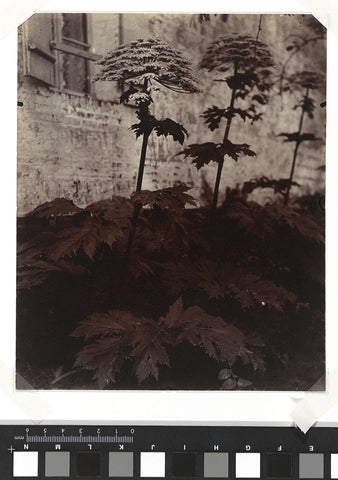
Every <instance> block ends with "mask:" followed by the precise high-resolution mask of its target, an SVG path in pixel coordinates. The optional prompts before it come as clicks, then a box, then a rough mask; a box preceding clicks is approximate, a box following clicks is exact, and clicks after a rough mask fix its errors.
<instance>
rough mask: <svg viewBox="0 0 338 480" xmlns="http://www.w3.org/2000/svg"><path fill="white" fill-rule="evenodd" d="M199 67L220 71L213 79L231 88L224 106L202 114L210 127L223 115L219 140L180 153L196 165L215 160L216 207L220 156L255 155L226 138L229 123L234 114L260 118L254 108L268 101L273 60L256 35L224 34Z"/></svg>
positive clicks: (247, 148)
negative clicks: (223, 125)
mask: <svg viewBox="0 0 338 480" xmlns="http://www.w3.org/2000/svg"><path fill="white" fill-rule="evenodd" d="M200 67H201V68H202V69H205V70H208V71H209V72H217V73H219V74H221V78H218V79H217V80H218V81H222V82H225V83H226V84H227V86H228V88H229V89H230V90H231V98H230V104H229V106H228V107H226V108H219V107H218V106H215V105H214V106H213V107H210V108H208V109H207V110H206V111H205V112H204V113H203V114H202V117H203V118H205V121H206V123H207V124H208V128H209V129H210V130H211V131H214V130H215V129H217V128H219V126H220V123H221V121H222V120H223V119H224V120H225V121H226V126H225V131H224V135H223V140H222V142H221V143H213V142H207V143H202V144H193V145H189V147H188V148H186V149H185V150H184V151H183V152H181V153H183V154H184V155H185V157H188V156H189V157H192V158H193V163H195V165H196V168H197V169H200V168H201V167H202V166H204V165H206V164H208V163H209V162H211V161H214V162H216V163H218V170H217V176H216V182H215V188H214V196H213V203H212V207H213V209H216V207H217V200H218V192H219V185H220V181H221V174H222V168H223V164H224V157H225V156H229V157H231V158H233V159H234V160H235V161H236V162H237V160H238V158H239V156H240V155H242V154H243V155H246V156H250V157H253V156H255V155H256V154H255V152H254V151H252V150H251V149H250V148H249V145H247V144H246V143H243V144H234V143H232V142H231V141H230V140H229V133H230V127H231V122H232V119H233V118H234V117H235V116H239V117H240V118H241V119H242V120H243V121H245V120H246V119H248V120H249V121H251V122H255V121H257V120H260V119H261V117H262V112H258V111H257V107H258V106H262V105H265V104H266V103H267V102H268V93H269V91H270V89H271V87H272V81H271V74H272V67H273V61H272V57H271V54H270V51H269V49H268V47H267V46H266V45H265V43H263V42H262V41H260V40H258V38H256V39H255V38H254V37H252V36H250V35H224V36H221V37H220V38H219V39H218V40H217V41H215V42H213V43H212V44H211V45H210V46H209V47H208V48H207V51H206V53H205V55H204V57H203V59H202V62H201V64H200ZM224 74H225V78H224Z"/></svg>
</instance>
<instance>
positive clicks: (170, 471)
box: [0, 425, 338, 480]
mask: <svg viewBox="0 0 338 480" xmlns="http://www.w3.org/2000/svg"><path fill="white" fill-rule="evenodd" d="M25 478H38V479H54V480H57V479H63V478H67V479H69V480H75V479H82V478H83V479H87V480H94V479H102V480H104V479H110V478H115V479H126V480H127V479H151V478H152V479H153V478H157V479H162V478H163V479H164V478H171V479H178V480H184V479H187V480H188V479H191V480H193V479H201V480H202V479H209V480H210V479H211V480H216V479H229V480H234V479H272V480H273V479H284V480H291V479H292V480H294V479H297V480H298V479H304V480H306V479H318V480H322V479H323V480H327V479H330V480H331V479H338V428H313V429H311V430H310V431H309V432H308V433H307V434H306V435H304V434H302V433H301V432H300V431H299V430H297V429H296V428H291V427H287V428H286V427H201V426H199V427H181V426H177V427H174V426H136V427H126V426H106V425H105V426H83V427H81V426H55V425H52V426H43V427H42V426H30V427H25V426H17V425H16V426H1V425H0V480H12V479H16V480H18V479H19V480H20V479H21V480H23V479H25Z"/></svg>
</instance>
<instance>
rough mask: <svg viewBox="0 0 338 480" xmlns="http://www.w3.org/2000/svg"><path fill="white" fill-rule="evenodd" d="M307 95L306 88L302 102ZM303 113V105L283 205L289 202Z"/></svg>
mask: <svg viewBox="0 0 338 480" xmlns="http://www.w3.org/2000/svg"><path fill="white" fill-rule="evenodd" d="M308 96H309V89H308V88H307V89H306V93H305V97H304V104H305V103H306V101H307V99H308ZM304 114H305V110H304V107H302V114H301V116H300V119H299V127H298V138H297V141H296V145H295V149H294V152H293V159H292V166H291V172H290V177H289V184H288V188H287V191H286V193H285V197H284V204H285V206H286V205H287V204H288V203H289V196H290V190H291V183H292V179H293V174H294V172H295V167H296V161H297V154H298V148H299V145H300V143H301V142H300V135H301V132H302V127H303V120H304Z"/></svg>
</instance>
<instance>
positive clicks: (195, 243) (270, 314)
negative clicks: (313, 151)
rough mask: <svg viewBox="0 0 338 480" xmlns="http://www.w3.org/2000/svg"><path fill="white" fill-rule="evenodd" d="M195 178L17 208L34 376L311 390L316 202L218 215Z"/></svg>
mask: <svg viewBox="0 0 338 480" xmlns="http://www.w3.org/2000/svg"><path fill="white" fill-rule="evenodd" d="M187 190H188V189H187V187H185V186H184V185H179V186H177V187H172V188H167V189H164V190H159V191H155V192H150V191H141V192H137V193H135V194H134V195H133V196H132V197H131V198H130V199H126V198H121V197H113V198H111V199H109V200H104V201H100V202H96V203H94V204H91V205H89V206H88V207H86V208H83V209H81V208H78V207H76V206H75V205H74V204H73V203H72V202H71V201H69V200H65V199H57V200H55V201H54V202H50V203H47V204H44V205H41V206H40V207H38V208H36V209H35V210H34V211H33V212H31V213H30V214H28V215H26V216H25V217H24V218H21V219H19V223H18V243H19V249H18V288H19V295H18V302H19V304H20V307H21V308H20V312H19V318H18V333H19V335H18V339H19V340H18V370H19V372H20V366H21V369H22V370H21V373H23V374H24V375H26V376H28V377H29V376H30V375H35V376H34V381H33V384H34V382H35V386H36V387H37V388H51V387H55V386H56V387H60V388H76V385H77V383H76V379H77V378H78V380H77V381H78V382H80V381H82V382H83V381H84V380H83V378H84V377H83V376H85V378H86V387H87V388H165V389H168V388H169V389H171V388H174V389H181V388H183V389H185V388H194V389H205V388H207V389H241V388H249V387H250V388H257V389H276V386H277V385H278V386H280V388H281V389H307V388H309V387H310V386H311V384H313V383H314V382H315V381H316V380H317V379H318V378H319V377H320V376H321V375H322V370H323V364H324V344H323V341H324V340H323V339H324V329H323V326H324V323H323V317H324V275H323V272H322V267H323V258H324V246H323V212H322V210H321V209H320V208H319V207H318V206H317V207H316V206H315V205H316V204H313V202H312V204H311V206H310V207H309V205H308V200H307V199H305V198H304V201H302V202H299V203H296V204H293V205H292V206H289V207H284V206H281V205H280V204H279V203H275V204H271V205H266V206H265V207H263V206H260V205H258V204H255V203H248V202H246V201H244V200H241V201H239V200H238V201H228V202H227V203H225V204H224V205H223V207H222V208H220V209H218V210H217V211H216V217H215V216H214V217H213V218H212V220H211V218H210V213H209V212H208V211H205V210H203V209H196V208H189V209H187V208H185V207H186V205H189V204H190V205H193V199H192V197H191V196H190V195H189V194H188V193H187ZM317 205H318V204H317ZM135 206H137V209H138V215H137V217H135ZM308 207H309V208H308ZM131 231H133V232H134V233H133V235H134V237H133V244H132V247H131V249H130V251H129V253H128V255H129V257H128V261H127V262H126V252H127V250H128V241H129V238H130V232H131ZM309 258H311V259H312V260H311V261H309ZM51 312H52V313H51ZM61 319H62V321H61ZM305 325H306V332H308V335H309V337H307V336H306V337H305V338H304V329H305ZM47 332H48V334H47ZM313 332H316V334H315V337H314V336H312V335H311V333H313ZM313 338H315V340H313ZM42 340H43V342H42ZM37 344H39V345H40V348H39V349H37V348H36V347H37ZM41 345H44V347H43V348H41ZM60 345H62V349H61V351H59V350H58V348H59V346H60ZM300 346H301V354H302V358H301V359H300V357H299V350H300ZM37 352H39V353H37ZM304 357H305V358H306V359H307V360H306V361H307V362H308V359H309V358H311V365H312V368H311V369H310V371H306V372H305V373H304V372H302V373H304V375H302V374H301V373H300V370H299V368H300V367H301V368H304V364H305V363H306V362H305V360H304ZM56 362H60V363H59V364H63V365H64V369H66V371H67V368H68V370H69V373H66V374H64V373H63V374H62V375H61V374H60V372H59V371H58V370H57V368H56V367H57V366H59V364H58V365H56V364H55V363H56ZM182 362H183V363H184V365H185V366H186V368H184V369H183V370H182ZM297 362H300V363H299V365H298V364H297ZM308 363H309V362H308ZM27 365H30V367H29V369H30V370H29V371H27ZM43 367H46V368H47V367H49V368H51V369H52V367H53V368H54V370H53V372H54V373H53V375H51V376H50V377H49V378H48V379H46V378H44V379H42V378H41V379H40V380H39V376H37V375H36V372H38V371H39V369H42V368H43ZM72 368H75V370H72ZM56 371H57V373H55V372H56ZM276 371H278V372H279V374H278V382H276V379H275V375H276ZM32 372H33V373H32ZM86 372H87V373H86ZM184 372H185V373H184ZM281 372H283V373H281ZM86 375H87V377H86ZM286 376H287V378H285V377H286ZM70 379H72V383H71V384H70V385H68V384H67V380H68V381H69V380H70ZM39 382H40V383H39ZM65 382H66V383H65ZM65 385H66V387H65ZM77 388H79V386H78V387H77ZM80 388H83V387H82V386H81V387H80Z"/></svg>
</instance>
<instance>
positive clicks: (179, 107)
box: [18, 14, 325, 214]
mask: <svg viewBox="0 0 338 480" xmlns="http://www.w3.org/2000/svg"><path fill="white" fill-rule="evenodd" d="M90 17H91V18H90V25H91V41H92V45H93V51H95V52H96V53H99V54H104V53H105V52H106V51H108V50H110V49H112V48H114V46H115V45H117V44H118V41H119V30H118V26H119V16H118V15H117V14H113V15H110V14H91V15H90ZM245 17H246V18H244V17H242V18H240V16H237V15H230V16H229V17H228V20H227V22H222V21H221V20H220V19H217V18H216V19H212V20H211V22H210V23H209V24H203V25H202V26H201V25H199V24H197V25H196V26H195V27H194V26H191V23H190V21H188V22H187V20H188V18H187V17H184V16H183V15H180V16H173V15H166V16H163V15H157V16H153V15H151V16H150V15H140V17H135V16H130V15H127V17H125V20H124V23H125V34H126V35H127V36H128V38H127V40H133V39H134V38H131V37H132V35H133V34H134V35H135V37H136V38H137V37H140V36H147V35H148V32H146V33H145V34H144V35H142V32H143V31H144V30H145V29H146V27H145V26H146V25H150V30H151V31H152V32H153V33H155V34H158V35H161V36H162V37H164V38H165V39H167V40H168V41H170V42H171V43H173V44H174V45H176V46H178V47H181V48H182V47H183V45H186V47H185V50H186V53H187V54H188V55H190V56H191V57H192V59H193V62H194V63H195V65H196V64H197V61H198V60H199V58H200V53H201V51H202V50H204V48H205V45H206V44H205V42H204V41H203V42H196V38H204V37H207V38H212V37H213V36H216V35H217V34H218V33H219V32H221V31H224V29H225V30H230V31H231V30H232V29H238V28H239V27H240V28H241V29H242V30H244V31H246V32H247V33H253V34H254V33H255V32H256V29H257V16H256V15H251V16H248V15H247V16H245ZM269 17H271V18H270V19H267V17H266V18H265V19H264V21H266V24H265V26H264V25H263V30H262V33H261V35H262V39H264V35H265V36H266V37H267V38H266V41H268V42H269V43H271V44H272V45H274V49H275V50H277V56H278V55H279V61H281V58H282V57H281V52H282V53H284V50H285V45H282V44H280V45H278V44H277V42H276V39H278V38H281V37H285V36H286V34H287V32H288V31H290V30H292V28H294V27H293V24H292V21H294V19H291V20H292V21H291V20H289V19H287V22H286V23H285V22H284V23H283V22H281V20H280V19H279V18H278V17H279V16H278V15H275V16H269ZM138 19H139V20H138ZM212 22H213V23H212ZM187 25H188V26H187ZM285 25H286V26H287V28H286V26H285ZM194 28H195V29H194ZM23 47H24V46H23V44H22V36H20V35H19V93H18V100H19V101H21V102H22V103H23V106H22V107H19V108H18V213H19V214H23V213H26V212H28V211H30V210H31V209H33V208H34V207H35V206H37V205H38V204H40V203H43V202H46V201H49V200H52V199H54V198H56V197H60V196H63V197H66V198H69V199H72V200H74V202H75V203H76V204H78V205H80V206H84V205H87V204H89V203H91V202H93V201H96V200H99V199H102V198H107V197H109V196H111V195H126V196H128V195H130V193H131V192H132V191H133V190H134V189H135V184H136V175H137V169H138V159H139V152H140V146H141V145H140V144H141V140H140V139H138V141H135V136H134V134H132V132H130V131H129V130H128V127H129V126H130V125H131V124H132V123H134V122H135V109H134V108H132V107H126V106H121V105H119V103H118V96H119V91H118V89H117V87H116V85H114V84H113V83H111V82H96V83H95V85H94V93H95V96H94V97H88V96H83V95H79V94H70V93H65V92H62V91H58V90H55V89H51V88H49V87H47V86H44V85H43V84H42V83H41V82H38V81H36V80H34V79H33V78H30V77H27V76H24V75H23V64H22V51H23ZM315 48H319V47H315ZM321 48H322V46H321ZM313 58H317V59H318V58H319V59H320V62H319V63H318V65H317V66H316V68H323V64H324V65H325V58H324V57H323V50H322V51H321V54H319V55H317V56H314V57H313ZM298 63H299V62H298ZM304 63H305V60H304ZM298 66H299V64H298ZM95 68H97V67H95ZM199 76H200V78H201V85H202V93H200V94H194V95H191V96H189V95H178V94H175V93H173V92H169V91H165V92H163V91H159V92H156V93H155V94H154V107H153V108H154V113H155V114H156V115H157V116H159V117H167V116H169V117H171V118H173V119H174V120H176V121H178V122H180V123H182V124H183V125H185V126H186V128H187V129H188V131H189V133H190V136H189V139H188V142H187V143H195V142H202V141H203V142H204V141H209V140H214V141H219V139H220V135H221V132H220V131H216V132H214V133H212V132H210V131H209V130H208V129H207V128H206V127H205V124H204V123H203V121H202V119H201V118H200V114H201V112H202V111H203V110H204V109H205V108H207V107H209V106H211V105H213V104H215V105H219V104H220V98H221V99H222V102H224V103H225V104H224V106H226V105H227V100H228V94H229V93H228V92H227V91H226V89H225V88H224V84H221V85H220V84H216V83H215V82H213V81H212V77H211V76H210V75H207V74H205V73H202V74H199ZM317 100H318V103H319V102H320V101H323V100H324V98H323V97H322V96H320V95H319V96H318V98H317ZM292 102H294V99H292V100H290V99H288V98H287V97H286V96H285V98H284V106H283V110H281V103H280V98H279V97H275V98H274V99H273V100H272V101H271V102H270V104H269V105H268V107H267V108H266V112H265V119H264V121H263V122H259V123H258V124H255V125H253V126H250V125H248V124H242V123H240V122H238V123H236V124H234V127H233V129H232V131H231V135H230V138H231V140H232V141H239V142H241V143H243V142H246V143H249V144H250V145H251V146H252V148H253V149H254V150H255V151H256V152H257V158H256V159H251V158H249V159H246V158H244V159H240V161H239V162H238V163H235V162H233V161H232V160H228V161H227V162H226V164H225V168H224V171H223V176H222V184H221V190H220V194H221V195H220V197H221V198H222V196H223V197H224V192H225V188H226V186H231V187H233V186H235V185H236V184H242V183H243V181H245V180H248V179H250V178H253V177H258V176H261V175H270V176H274V177H275V178H280V177H287V176H288V174H289V169H290V163H291V159H292V145H291V144H283V142H282V141H281V140H280V139H276V134H278V133H280V132H281V131H287V132H290V131H296V129H297V125H298V116H299V113H298V112H294V111H293V110H292V105H293V103H292ZM310 123H311V124H310ZM323 125H325V112H323V111H322V110H321V109H320V108H317V109H316V116H315V119H314V120H313V121H312V122H309V123H308V125H306V124H305V126H304V128H305V130H306V131H313V132H314V133H316V134H317V135H319V136H323V135H324V128H323ZM181 149H182V148H181V146H180V145H179V144H178V143H175V142H173V141H172V140H171V138H169V139H163V138H157V137H156V136H155V135H152V136H151V138H150V142H149V146H148V158H147V162H146V167H145V173H144V181H143V188H144V189H158V188H163V187H164V186H168V185H174V184H175V183H177V182H185V183H187V184H188V185H189V186H191V187H193V189H192V194H193V195H194V196H195V197H196V198H198V197H199V195H200V186H201V180H202V175H204V176H205V177H206V179H207V181H208V182H209V183H210V184H211V185H213V183H214V178H215V173H216V169H215V166H209V167H205V168H204V169H203V172H197V171H196V169H195V167H193V166H192V165H191V162H190V160H184V159H183V157H182V156H177V155H176V154H177V153H178V152H179V151H180V150H181ZM323 163H324V145H323V144H320V143H318V144H317V143H316V144H314V143H311V145H305V144H304V145H302V146H301V148H300V156H299V163H298V165H297V168H296V175H295V179H296V180H297V181H299V183H301V184H302V189H301V190H299V191H302V192H312V191H314V190H317V189H322V188H323V186H324V177H323V172H322V170H319V169H318V167H320V166H321V165H322V164H323Z"/></svg>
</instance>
